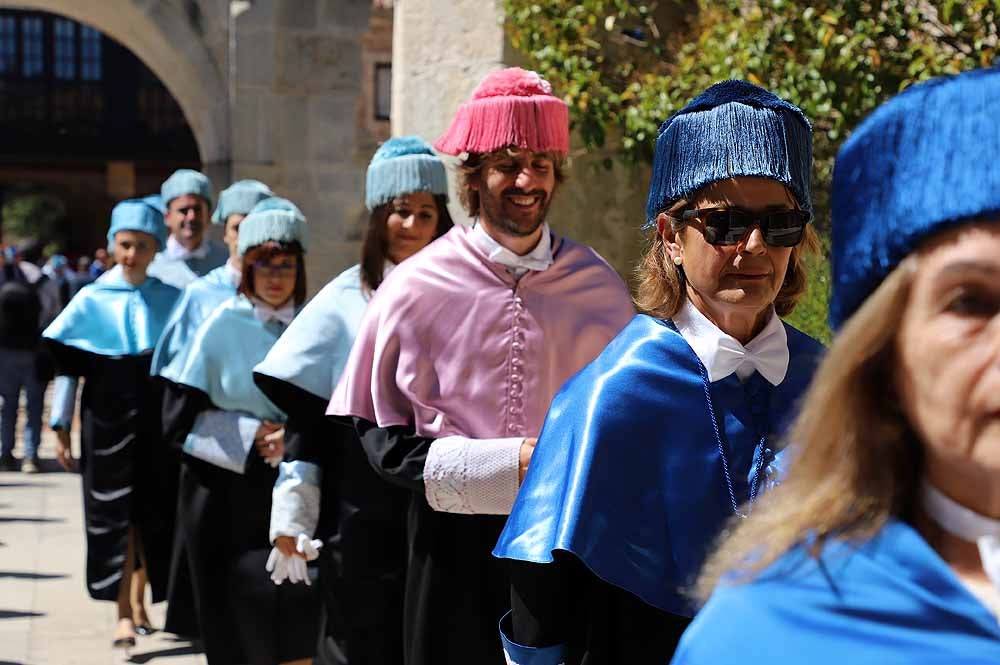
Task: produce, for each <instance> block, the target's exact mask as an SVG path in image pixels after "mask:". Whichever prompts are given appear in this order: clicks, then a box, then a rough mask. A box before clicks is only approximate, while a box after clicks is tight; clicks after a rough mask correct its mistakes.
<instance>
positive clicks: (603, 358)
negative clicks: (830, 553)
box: [494, 315, 823, 662]
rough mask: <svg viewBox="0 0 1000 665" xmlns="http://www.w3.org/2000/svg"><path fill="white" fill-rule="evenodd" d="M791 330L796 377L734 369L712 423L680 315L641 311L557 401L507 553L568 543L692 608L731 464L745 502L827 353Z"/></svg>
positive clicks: (653, 599)
mask: <svg viewBox="0 0 1000 665" xmlns="http://www.w3.org/2000/svg"><path fill="white" fill-rule="evenodd" d="M785 330H786V333H787V337H788V350H789V356H790V360H789V366H788V371H787V373H786V375H785V378H784V380H783V381H782V382H781V383H780V384H779V385H777V386H772V385H771V384H770V383H768V382H767V381H766V380H765V379H764V378H763V377H761V376H760V374H757V373H754V374H752V375H751V376H750V377H749V378H748V379H747V381H746V382H745V383H741V382H740V380H739V379H738V378H737V377H736V375H735V374H734V375H730V376H729V377H727V378H725V379H722V380H720V381H716V382H714V383H711V384H710V387H709V390H710V394H711V398H712V403H713V406H714V410H715V423H713V419H712V418H711V413H710V411H709V409H708V400H707V398H706V392H705V390H706V387H705V386H706V381H707V374H706V373H705V369H704V367H703V366H702V364H701V361H700V360H699V359H698V357H697V355H695V353H694V351H693V350H692V349H691V347H690V346H689V345H688V343H687V342H686V341H685V340H684V338H683V337H682V336H681V334H680V333H679V332H677V330H676V328H675V327H674V326H673V324H672V322H669V321H662V320H659V319H655V318H652V317H650V316H646V315H638V316H636V317H635V318H634V319H633V320H632V322H631V323H630V324H629V325H628V326H627V327H626V328H625V329H624V330H623V331H622V332H621V333H620V334H619V335H618V336H617V337H616V338H615V339H614V340H613V341H612V342H611V343H610V344H609V345H608V347H607V348H606V349H605V350H604V352H603V353H602V354H601V355H600V356H598V357H597V359H595V360H594V361H593V362H592V363H591V364H590V365H588V366H587V367H586V368H584V369H583V370H582V371H581V372H580V373H578V374H577V375H576V376H575V377H573V378H572V379H571V380H570V381H569V382H567V384H566V385H565V386H564V387H563V388H562V390H561V391H560V392H559V394H558V395H556V397H555V399H554V400H553V402H552V406H551V408H550V410H549V413H548V416H547V418H546V421H545V425H544V427H543V428H542V433H541V436H540V437H539V440H538V443H537V446H536V448H535V450H534V453H533V456H532V459H531V464H530V466H529V469H528V473H527V476H526V477H525V480H524V484H523V485H522V487H521V489H520V491H519V493H518V497H517V501H516V502H515V504H514V508H513V510H512V512H511V515H510V518H509V519H508V521H507V525H506V527H505V529H504V531H503V533H502V534H501V536H500V539H499V542H498V543H497V546H496V549H495V551H494V554H495V555H496V556H498V557H501V558H506V559H511V560H515V561H519V562H529V563H535V564H549V563H552V562H553V561H555V560H556V557H557V556H562V555H565V554H569V555H572V556H573V557H575V559H577V560H579V561H580V562H582V564H583V565H584V566H585V568H586V570H588V571H589V572H590V573H591V574H593V575H594V576H596V577H597V578H599V580H600V581H602V582H603V583H606V584H609V585H611V586H612V587H615V588H617V589H620V590H624V591H625V592H627V593H628V594H630V595H631V596H633V597H635V598H637V599H639V600H641V601H642V603H644V606H648V607H650V608H655V609H656V610H659V611H662V612H664V613H669V614H670V615H677V616H680V617H690V616H693V614H694V608H693V607H692V604H691V602H690V600H689V598H688V596H687V594H686V589H687V588H688V587H689V586H690V584H691V583H693V582H694V580H695V579H696V577H697V574H698V572H699V569H700V568H701V565H702V563H703V561H704V559H705V557H706V556H707V554H708V553H709V552H710V550H711V547H712V544H713V541H714V539H715V538H716V536H718V534H719V532H720V531H721V529H722V528H723V526H724V525H725V523H726V521H727V520H729V519H731V518H732V517H733V499H732V498H731V496H730V493H729V487H728V485H727V480H726V474H725V471H724V464H728V468H729V476H730V481H731V486H732V492H733V496H734V498H735V500H736V502H737V503H738V504H742V503H745V502H746V501H747V500H748V499H749V497H750V491H751V489H750V488H751V487H753V486H755V485H758V486H759V485H763V484H764V483H765V482H766V479H765V477H764V475H765V474H766V473H767V471H768V468H769V466H770V464H771V462H772V461H773V460H774V457H775V454H776V450H777V444H778V439H779V437H780V435H781V434H782V433H783V432H784V431H785V429H786V427H787V426H788V424H789V423H790V421H791V419H792V418H793V417H794V414H795V409H796V405H797V404H798V402H799V399H800V397H801V396H802V395H803V394H804V393H805V390H806V387H807V386H808V384H809V381H810V379H811V378H812V375H813V371H814V369H815V367H816V365H817V362H818V359H819V357H820V354H821V353H822V348H823V347H822V346H821V345H820V344H819V343H818V342H816V341H815V340H813V339H812V338H810V337H808V336H807V335H805V334H803V333H801V332H799V331H798V330H796V329H795V328H793V327H791V326H788V325H787V324H786V325H785ZM716 423H717V424H718V428H719V436H717V435H716V432H715V429H714V425H715V424H716ZM762 437H766V438H763V441H764V445H763V446H761V445H760V444H761V441H762ZM720 438H721V440H722V442H723V445H724V446H725V456H724V457H723V456H722V455H720V450H719V443H718V442H719V439H720ZM515 577H516V576H515ZM515 586H516V583H515ZM589 621H590V622H591V623H593V621H594V619H593V617H591V619H590V620H589ZM598 623H601V621H598ZM682 625H683V624H682ZM580 631H583V632H588V633H591V632H593V631H591V630H590V629H587V628H586V627H582V626H581V627H580ZM621 639H625V638H624V637H623V638H621ZM602 642H603V643H604V644H609V645H610V648H611V650H612V655H611V656H608V657H611V658H615V657H622V654H621V653H617V652H615V650H614V642H615V638H613V637H612V638H609V639H604V640H602ZM508 646H509V647H516V645H513V644H511V645H508ZM602 648H603V647H602ZM581 649H582V650H583V651H585V652H586V651H588V650H587V649H586V648H585V647H581ZM508 652H509V653H510V652H511V649H510V648H508ZM536 655H537V654H536ZM667 655H668V656H669V653H668V654H667ZM591 657H592V658H593V657H595V656H594V654H593V653H591ZM521 658H522V660H524V662H536V660H533V659H531V658H527V659H526V658H525V657H524V656H523V655H522V656H521ZM518 662H521V661H518ZM537 662H545V661H544V660H543V659H540V660H537Z"/></svg>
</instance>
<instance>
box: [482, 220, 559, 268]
mask: <svg viewBox="0 0 1000 665" xmlns="http://www.w3.org/2000/svg"><path fill="white" fill-rule="evenodd" d="M472 241H473V242H475V243H476V245H477V246H478V247H479V249H481V250H482V251H483V253H484V254H486V258H488V259H489V260H490V261H493V262H494V263H499V264H500V265H502V266H503V267H504V268H507V269H508V270H510V271H511V272H512V273H514V275H515V276H517V277H521V276H522V275H524V274H525V273H526V272H528V271H529V270H538V271H542V270H545V269H546V268H548V267H549V266H550V265H552V261H553V258H552V236H551V232H550V231H549V223H548V222H544V223H543V224H542V237H541V238H540V239H539V240H538V244H537V245H535V248H534V249H533V250H531V251H530V252H528V253H527V254H525V255H524V256H520V255H518V254H515V253H514V252H512V251H510V250H509V249H507V248H506V247H504V246H503V245H501V244H500V243H498V242H497V241H496V240H494V239H493V238H492V237H490V234H488V233H486V229H484V228H483V225H482V224H480V223H479V220H478V219H477V220H476V222H475V225H474V226H473V227H472Z"/></svg>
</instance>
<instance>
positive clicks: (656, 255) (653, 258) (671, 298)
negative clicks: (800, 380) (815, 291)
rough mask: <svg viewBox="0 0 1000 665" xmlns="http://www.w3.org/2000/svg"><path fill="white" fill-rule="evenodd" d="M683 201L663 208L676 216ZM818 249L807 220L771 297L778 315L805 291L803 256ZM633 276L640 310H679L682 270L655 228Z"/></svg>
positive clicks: (666, 313)
mask: <svg viewBox="0 0 1000 665" xmlns="http://www.w3.org/2000/svg"><path fill="white" fill-rule="evenodd" d="M687 205H688V203H687V201H678V202H677V203H675V204H674V205H673V206H672V207H671V208H670V209H669V210H668V211H667V212H669V213H670V214H671V215H676V216H679V213H680V211H682V210H684V209H685V208H686V207H687ZM670 225H671V228H672V229H673V230H674V232H675V233H676V232H678V231H680V230H681V229H682V228H683V227H684V226H685V224H684V223H683V222H675V221H671V223H670ZM819 251H820V241H819V236H817V235H816V232H815V231H814V230H813V228H812V224H809V225H807V226H806V229H805V234H804V235H803V236H802V242H800V243H799V244H798V245H796V246H795V247H793V248H792V253H791V256H790V257H789V259H788V270H787V271H786V272H785V281H784V282H783V283H782V284H781V288H780V289H779V290H778V295H777V296H776V297H775V299H774V311H775V312H776V313H777V314H778V316H787V315H788V314H791V313H792V311H793V310H794V309H795V305H796V304H797V303H798V302H799V298H801V297H802V294H803V293H805V292H806V287H807V286H808V281H809V270H808V267H807V263H806V257H808V256H811V255H816V254H819ZM636 279H637V281H638V282H639V286H638V287H637V289H636V296H635V305H636V307H637V308H638V309H639V311H640V312H643V313H644V314H649V315H650V316H653V317H655V318H657V319H669V318H671V317H673V316H674V315H675V314H677V312H678V311H680V308H681V305H683V304H684V300H685V299H686V298H687V289H686V285H685V281H684V277H683V272H682V271H681V270H679V269H678V268H677V267H676V266H675V265H674V263H673V261H672V260H671V259H670V255H669V254H668V253H667V245H666V243H665V242H664V240H663V237H662V236H661V235H660V233H659V232H658V231H657V229H655V228H654V229H653V230H652V234H651V235H650V238H649V244H648V245H647V247H646V251H645V253H644V254H643V255H642V260H641V261H640V262H639V267H638V268H637V269H636Z"/></svg>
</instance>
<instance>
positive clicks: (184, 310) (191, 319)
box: [152, 264, 236, 374]
mask: <svg viewBox="0 0 1000 665" xmlns="http://www.w3.org/2000/svg"><path fill="white" fill-rule="evenodd" d="M235 295H236V286H235V285H233V282H232V280H231V279H230V270H229V266H227V265H225V264H223V265H221V266H219V267H218V268H216V269H215V270H213V271H211V272H210V273H208V274H207V275H205V276H204V277H200V278H198V279H196V280H195V281H193V282H191V283H190V284H188V285H187V286H185V287H184V290H183V291H181V296H180V298H179V299H178V300H177V304H176V305H175V306H174V309H173V311H172V312H171V313H170V318H169V319H168V320H167V323H166V326H165V327H164V329H163V334H162V335H161V336H160V340H159V342H158V343H157V345H156V352H155V353H154V354H153V367H152V373H153V374H159V373H160V372H162V371H163V369H164V368H165V367H166V366H167V365H168V364H170V362H171V361H172V360H173V359H174V357H176V356H177V355H178V354H180V353H182V352H183V350H184V349H185V348H187V345H188V344H189V343H190V342H191V339H192V337H194V334H195V333H196V332H197V331H198V328H199V327H200V326H201V324H202V323H204V322H205V319H207V318H208V316H209V314H211V313H212V311H213V310H215V308H216V307H218V306H219V305H221V304H222V303H223V302H225V301H226V300H229V299H230V298H232V297H233V296H235Z"/></svg>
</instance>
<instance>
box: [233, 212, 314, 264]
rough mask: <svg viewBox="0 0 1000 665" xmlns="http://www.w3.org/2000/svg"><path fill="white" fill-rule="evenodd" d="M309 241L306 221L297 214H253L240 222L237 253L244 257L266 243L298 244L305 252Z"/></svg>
mask: <svg viewBox="0 0 1000 665" xmlns="http://www.w3.org/2000/svg"><path fill="white" fill-rule="evenodd" d="M307 241H308V234H307V232H306V220H305V219H304V218H302V217H299V216H297V215H296V214H295V213H293V212H290V211H288V210H267V211H265V212H251V213H250V214H249V215H247V216H246V218H244V220H243V221H242V222H240V239H239V243H238V245H237V251H239V253H240V254H241V255H242V254H246V253H247V250H249V249H251V248H252V247H256V246H258V245H263V244H264V243H266V242H281V243H291V242H297V243H299V244H300V245H301V246H302V251H303V252H305V251H306V248H307Z"/></svg>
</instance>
